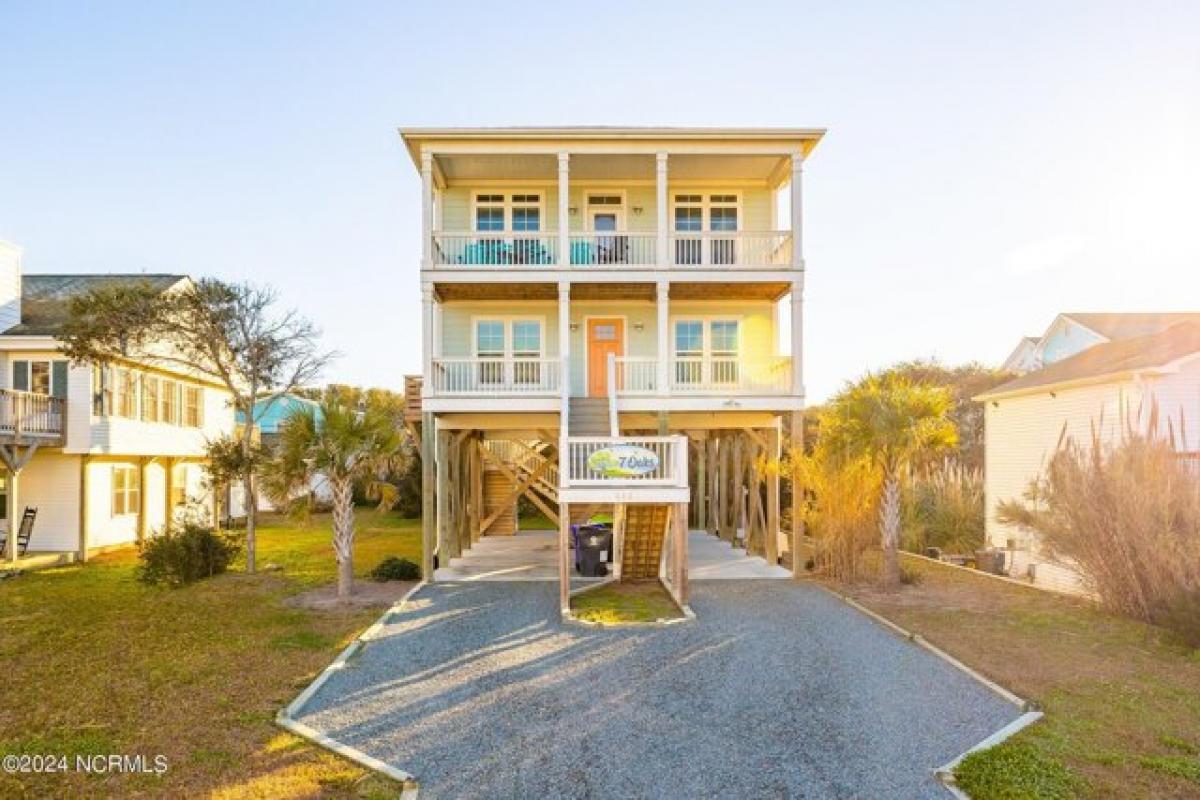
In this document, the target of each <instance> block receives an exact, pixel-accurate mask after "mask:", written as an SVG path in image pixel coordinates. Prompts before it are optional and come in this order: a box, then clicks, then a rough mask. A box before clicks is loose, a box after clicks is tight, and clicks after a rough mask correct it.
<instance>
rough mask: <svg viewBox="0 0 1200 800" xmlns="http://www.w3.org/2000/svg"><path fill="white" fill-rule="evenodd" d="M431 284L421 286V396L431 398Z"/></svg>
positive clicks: (432, 328) (432, 345) (432, 323)
mask: <svg viewBox="0 0 1200 800" xmlns="http://www.w3.org/2000/svg"><path fill="white" fill-rule="evenodd" d="M433 303H434V298H433V284H432V283H422V284H421V356H422V361H421V373H422V375H423V378H422V380H421V396H422V397H431V396H432V395H433V347H434V319H433Z"/></svg>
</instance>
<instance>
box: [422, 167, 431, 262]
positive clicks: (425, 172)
mask: <svg viewBox="0 0 1200 800" xmlns="http://www.w3.org/2000/svg"><path fill="white" fill-rule="evenodd" d="M432 263H433V153H429V152H426V151H425V150H422V151H421V269H429V267H430V265H431V264H432Z"/></svg>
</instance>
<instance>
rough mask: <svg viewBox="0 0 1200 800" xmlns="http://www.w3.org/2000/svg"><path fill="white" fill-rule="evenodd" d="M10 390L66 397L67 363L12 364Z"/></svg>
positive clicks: (30, 362) (18, 362)
mask: <svg viewBox="0 0 1200 800" xmlns="http://www.w3.org/2000/svg"><path fill="white" fill-rule="evenodd" d="M12 388H14V389H16V390H17V391H20V392H32V393H33V394H44V395H51V396H53V397H66V396H67V362H66V361H61V360H55V361H51V360H37V361H27V360H25V359H18V360H15V361H13V362H12Z"/></svg>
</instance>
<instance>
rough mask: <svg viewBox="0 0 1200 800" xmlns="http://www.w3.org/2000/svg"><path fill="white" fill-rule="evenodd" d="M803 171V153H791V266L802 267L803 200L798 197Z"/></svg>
mask: <svg viewBox="0 0 1200 800" xmlns="http://www.w3.org/2000/svg"><path fill="white" fill-rule="evenodd" d="M803 172H804V154H803V153H793V154H792V185H791V205H792V268H793V269H804V248H803V247H802V244H803V241H804V239H803V235H802V234H803V227H804V214H803V211H804V206H803V200H802V199H801V197H800V183H801V181H800V178H801V176H802V174H803Z"/></svg>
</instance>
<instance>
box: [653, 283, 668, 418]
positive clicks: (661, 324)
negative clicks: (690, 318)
mask: <svg viewBox="0 0 1200 800" xmlns="http://www.w3.org/2000/svg"><path fill="white" fill-rule="evenodd" d="M656 299H657V303H658V305H657V308H656V310H657V312H658V331H657V334H658V354H657V355H658V363H657V366H656V375H655V381H656V382H657V383H658V386H657V389H658V394H659V395H663V396H665V395H667V394H668V393H669V392H670V384H669V383H668V382H667V379H668V377H669V376H670V374H671V371H670V349H671V332H670V329H669V328H670V315H669V312H670V302H671V284H670V283H668V282H667V281H659V282H658V285H657V290H656Z"/></svg>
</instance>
